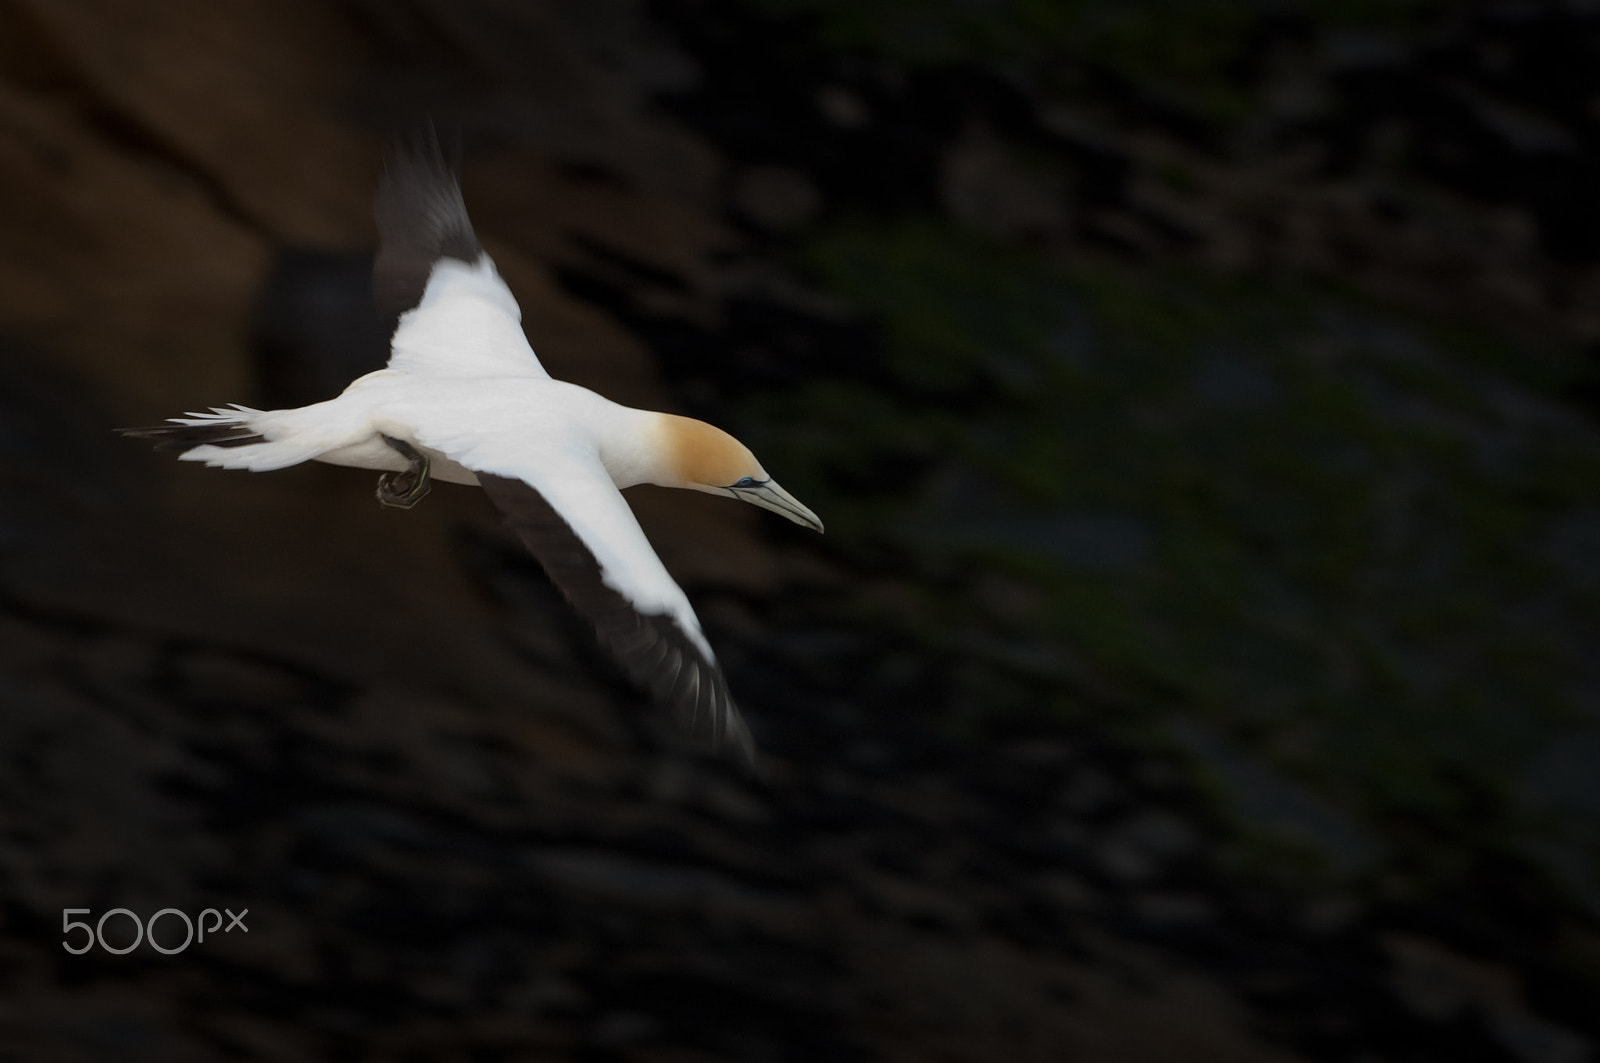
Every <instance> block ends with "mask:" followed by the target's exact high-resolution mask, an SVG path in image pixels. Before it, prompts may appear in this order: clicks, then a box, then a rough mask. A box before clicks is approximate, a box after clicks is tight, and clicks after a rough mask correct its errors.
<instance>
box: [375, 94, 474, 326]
mask: <svg viewBox="0 0 1600 1063" xmlns="http://www.w3.org/2000/svg"><path fill="white" fill-rule="evenodd" d="M373 215H374V217H375V218H376V219H377V222H378V255H377V258H376V259H374V260H373V264H372V295H373V298H374V299H375V300H377V303H378V312H379V313H381V314H382V315H383V317H384V320H385V321H387V322H388V323H389V326H390V328H391V329H393V327H394V324H395V322H396V321H397V320H399V317H400V315H401V314H403V313H405V312H406V311H407V310H410V309H412V308H413V307H415V306H417V305H418V304H419V303H421V302H422V295H423V292H425V291H426V290H427V288H428V278H429V277H430V276H432V274H433V267H434V265H435V264H436V263H437V262H438V261H439V260H440V259H442V258H453V259H455V260H457V261H459V262H461V263H463V264H467V265H470V264H472V263H474V262H476V261H478V258H479V256H481V255H482V254H483V248H482V247H480V246H479V245H478V236H477V234H476V233H474V232H473V231H472V221H471V220H470V219H469V218H468V217H467V204H466V202H465V201H464V200H463V199H462V198H461V182H460V180H459V178H458V176H457V173H456V168H455V167H454V166H452V165H451V164H450V163H448V162H446V161H445V157H444V151H443V150H442V149H441V148H440V147H439V137H438V134H437V133H435V132H434V129H433V127H432V126H431V125H430V126H427V127H425V128H424V129H422V130H419V131H418V132H417V133H416V134H415V135H414V136H413V137H412V138H411V139H410V140H409V141H401V142H398V143H396V144H395V146H394V147H392V148H391V149H390V150H389V152H388V153H387V154H386V155H385V157H384V165H383V176H382V178H381V179H380V180H379V182H378V196H377V200H376V202H375V203H374V205H373Z"/></svg>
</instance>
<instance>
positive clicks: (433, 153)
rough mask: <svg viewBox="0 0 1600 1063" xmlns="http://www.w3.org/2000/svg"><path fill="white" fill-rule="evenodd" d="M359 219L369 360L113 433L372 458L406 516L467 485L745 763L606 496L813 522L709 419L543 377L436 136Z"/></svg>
mask: <svg viewBox="0 0 1600 1063" xmlns="http://www.w3.org/2000/svg"><path fill="white" fill-rule="evenodd" d="M375 215H376V218H377V223H378V238H379V246H378V254H377V258H376V259H375V261H374V265H373V292H374V296H375V298H376V299H377V302H378V305H379V309H380V311H382V312H383V313H384V314H385V316H386V317H388V318H389V319H390V320H392V321H394V322H395V329H394V334H393V338H392V340H391V343H390V356H389V361H388V365H387V366H386V367H385V368H383V369H380V370H378V371H376V372H373V373H368V374H367V375H365V376H363V377H360V378H358V379H356V380H355V381H353V382H352V383H351V384H350V385H349V386H348V387H347V388H345V390H344V392H343V393H342V394H340V395H339V396H338V397H337V398H334V399H331V400H329V401H327V402H319V403H315V404H313V405H310V406H302V407H299V408H297V409H287V410H255V409H251V408H249V407H246V406H240V405H237V404H234V405H231V406H228V407H226V408H223V407H213V408H212V409H211V411H210V412H208V413H190V414H188V415H187V416H185V417H173V418H170V419H169V421H168V423H166V424H163V425H159V426H156V427H153V428H127V429H120V431H121V432H122V433H123V434H124V435H127V436H132V437H135V438H140V439H149V440H152V441H153V442H154V443H155V446H156V449H157V450H165V451H177V452H179V453H178V457H179V460H182V461H200V462H204V463H206V464H207V465H210V466H215V467H219V468H224V469H249V470H251V471H253V472H265V471H267V470H270V469H281V468H284V467H286V466H290V465H296V464H299V463H300V462H304V461H322V462H327V463H329V464H332V465H346V466H351V467H354V468H358V469H373V470H377V471H379V472H380V473H381V475H380V476H379V478H378V489H377V494H378V501H379V502H381V503H383V504H384V505H386V506H393V507H399V508H410V507H411V506H413V505H415V504H416V503H417V502H418V501H419V500H420V499H421V498H422V497H423V495H425V494H426V493H427V492H428V490H429V486H430V483H431V481H433V480H443V481H445V482H448V483H459V484H469V485H477V486H480V487H482V488H483V490H484V493H485V494H487V495H488V496H489V499H490V501H491V502H493V503H494V505H495V506H496V507H498V509H499V510H500V512H501V514H502V515H503V516H504V518H505V520H506V522H507V523H508V524H509V525H510V526H511V528H512V529H513V530H514V531H515V532H516V534H517V536H518V538H520V539H521V540H522V542H523V544H524V545H526V546H527V548H528V550H529V551H531V552H532V554H533V555H534V557H536V558H537V559H538V560H539V562H540V564H541V565H542V566H543V567H544V570H545V572H546V573H548V575H549V576H550V579H551V581H552V582H553V583H554V584H555V585H556V586H557V587H558V588H559V589H560V591H561V592H562V594H563V595H564V596H565V598H566V600H567V601H568V603H570V605H571V606H572V608H573V609H575V610H576V611H577V612H578V613H580V614H582V615H583V616H585V617H587V618H588V620H589V621H590V622H591V623H593V625H594V627H595V630H596V633H597V634H598V636H599V639H600V641H601V643H603V644H604V645H605V646H606V648H607V649H608V650H609V651H610V653H611V654H612V655H613V656H614V658H615V659H616V661H617V663H618V664H619V665H620V666H621V668H622V670H623V672H624V673H625V674H626V675H627V676H628V677H629V678H630V679H632V680H633V681H634V682H635V683H637V684H638V685H640V686H642V687H645V688H647V689H648V690H649V691H650V692H651V694H652V696H653V698H654V699H655V700H656V701H657V702H659V703H662V704H664V705H665V706H666V707H667V708H669V709H670V710H671V712H672V714H673V715H674V716H675V717H676V718H677V719H678V720H679V722H680V723H681V724H683V725H684V726H685V727H687V729H688V730H689V731H690V732H691V733H692V734H694V735H695V736H697V737H699V738H701V739H703V740H708V741H709V742H710V743H711V744H712V745H715V746H730V747H732V748H733V749H734V750H736V751H737V753H738V754H739V755H740V756H741V757H742V758H743V759H744V760H745V761H746V762H747V763H748V764H751V765H752V766H753V765H754V764H755V762H756V751H755V744H754V742H753V740H752V738H751V736H750V731H749V729H748V728H747V727H746V726H745V722H744V720H743V718H742V717H741V716H740V714H739V710H738V708H737V707H736V706H735V705H734V703H733V699H732V698H731V697H730V696H729V693H728V686H727V681H726V680H725V679H724V677H723V674H722V670H721V668H720V667H719V666H718V665H717V659H716V655H715V654H714V653H713V652H712V650H711V646H710V644H709V643H708V642H707V641H706V638H705V634H704V633H703V632H702V631H701V629H700V621H699V619H698V618H697V617H696V616H695V613H694V609H693V608H692V607H691V606H690V604H689V600H688V598H687V597H686V596H685V595H684V593H683V591H682V589H681V588H679V586H678V585H677V583H676V582H674V581H673V579H672V577H671V575H669V574H668V572H667V570H666V568H665V567H664V566H663V565H662V563H661V560H660V559H659V558H658V557H657V556H656V553H655V551H654V550H653V549H652V548H651V546H650V542H649V540H648V539H646V537H645V534H644V532H643V530H641V529H640V527H639V522H638V521H637V520H636V519H635V518H634V515H633V511H632V510H631V509H630V508H629V506H628V503H627V501H626V500H625V499H624V498H623V497H622V494H621V490H622V489H623V488H626V487H631V486H633V485H635V484H644V483H650V484H657V485H660V486H662V487H681V488H688V489H690V490H694V491H703V492H706V493H709V494H713V495H722V496H725V497H728V498H734V499H738V500H739V501H741V502H749V503H751V504H752V505H757V506H761V507H763V508H764V509H770V510H772V511H773V512H775V513H779V514H781V515H782V516H784V517H787V518H788V519H789V520H792V521H794V522H795V523H796V524H802V525H805V526H806V527H809V528H814V529H816V530H817V531H819V532H820V531H821V530H822V522H821V521H820V520H818V519H817V516H816V514H815V513H813V512H811V510H809V509H807V508H806V507H805V506H804V505H802V504H801V503H800V502H799V501H798V500H796V499H795V498H794V496H793V495H791V494H789V492H787V491H785V490H784V489H783V488H782V487H780V486H778V484H777V483H776V482H775V481H774V480H773V479H772V477H771V476H769V475H768V474H767V471H766V470H765V469H764V468H762V467H761V463H760V462H759V461H757V460H756V458H755V456H754V455H753V454H751V453H750V450H749V449H748V448H747V447H746V446H745V445H744V444H742V443H740V442H739V441H738V440H737V439H735V438H733V437H732V436H731V435H729V434H728V433H726V432H724V431H722V430H721V429H719V428H715V427H713V426H712V425H710V424H707V423H705V422H703V421H697V420H694V419H692V418H688V417H680V416H677V415H675V414H670V413H657V412H653V411H649V410H638V409H633V408H630V407H627V406H622V405H619V404H618V403H615V402H612V401H611V400H609V399H607V398H604V397H603V396H601V395H599V394H597V393H595V392H593V391H590V390H589V389H587V388H583V387H579V386H578V385H576V384H570V383H567V382H565V381H561V380H555V379H552V378H551V376H550V374H549V373H548V372H546V371H545V368H544V366H543V365H541V364H540V362H539V359H538V358H537V357H536V356H535V355H534V352H533V348H532V347H531V346H530V345H529V343H528V340H527V338H526V336H525V335H524V334H523V331H522V325H521V321H522V312H521V309H520V308H519V307H518V306H517V301H516V299H515V298H514V297H513V296H512V294H511V291H510V289H509V288H507V287H506V285H505V282H504V281H502V280H501V279H500V275H499V273H498V272H496V270H495V266H494V262H493V261H491V260H490V258H489V256H488V255H487V254H485V253H484V251H483V248H482V247H481V246H479V244H478V238H477V236H476V234H475V233H474V232H473V228H472V223H471V221H470V220H468V217H467V210H466V204H465V202H464V201H463V199H462V196H461V187H460V183H459V181H458V179H457V174H456V171H455V168H454V167H453V166H452V165H450V164H448V163H447V162H446V161H445V159H444V155H443V152H442V151H441V150H440V148H439V144H438V140H437V138H436V137H434V136H432V135H431V134H430V135H427V136H424V137H421V138H418V139H417V141H415V142H413V143H410V144H406V145H402V146H400V147H397V148H395V149H393V150H391V151H390V153H389V154H388V156H387V157H386V159H385V165H384V172H383V176H382V178H381V180H380V182H379V187H378V194H377V200H376V207H375Z"/></svg>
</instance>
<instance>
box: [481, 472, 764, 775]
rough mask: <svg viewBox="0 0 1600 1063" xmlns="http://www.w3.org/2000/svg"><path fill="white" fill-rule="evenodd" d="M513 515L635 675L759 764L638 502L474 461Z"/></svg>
mask: <svg viewBox="0 0 1600 1063" xmlns="http://www.w3.org/2000/svg"><path fill="white" fill-rule="evenodd" d="M474 471H475V472H476V473H477V474H478V480H479V482H480V483H481V484H482V485H483V489H484V491H485V492H486V493H487V494H488V496H489V498H490V499H491V500H493V502H494V504H495V505H496V506H497V507H499V509H500V512H501V513H502V514H503V515H504V516H505V518H506V523H507V524H509V525H510V526H511V528H512V530H514V531H515V532H516V533H517V537H518V538H520V539H521V540H522V542H523V545H525V546H526V547H527V548H528V549H529V550H530V551H531V552H532V553H533V555H534V557H536V558H538V559H539V563H540V564H541V565H543V566H544V570H545V572H547V573H548V574H549V576H550V579H551V581H552V582H554V583H555V585H556V586H557V587H558V588H560V590H561V593H562V594H563V595H564V596H565V597H566V599H567V601H568V602H569V603H570V604H571V605H572V607H573V608H574V609H576V610H577V611H578V612H579V613H580V614H582V615H583V616H585V617H587V618H588V619H589V621H590V622H591V623H593V624H594V626H595V630H596V632H597V633H598V635H599V637H600V641H601V643H602V644H604V645H605V647H606V648H607V649H608V650H609V651H610V652H611V654H612V656H613V657H614V658H615V659H616V661H617V663H618V664H619V665H621V667H622V669H623V671H624V672H625V673H626V674H627V675H628V677H629V678H630V679H632V680H633V681H634V682H635V683H638V684H639V685H640V686H643V687H645V688H647V689H648V690H650V692H651V694H652V695H653V696H654V698H655V699H656V700H657V701H658V702H660V703H663V704H665V705H666V706H667V707H668V708H669V709H670V710H671V712H672V714H673V716H674V717H675V718H676V719H677V721H678V722H679V723H680V724H681V725H682V726H684V727H685V728H686V729H687V730H688V731H689V732H690V733H691V734H692V735H694V736H695V737H697V738H699V739H701V740H703V741H706V742H708V743H709V744H711V745H713V746H722V745H731V746H733V747H734V748H735V749H737V750H738V751H739V753H740V755H741V756H742V757H743V759H744V760H745V761H746V762H747V763H748V764H750V765H752V766H754V765H755V763H756V749H755V742H754V740H753V739H752V738H751V737H750V731H749V728H747V727H746V726H745V722H744V718H743V717H742V716H740V714H739V710H738V708H737V707H736V706H735V705H734V703H733V698H732V697H730V696H729V694H728V684H727V681H726V680H725V679H724V678H723V675H722V669H721V668H719V667H718V666H717V663H716V658H715V657H714V656H713V655H712V653H711V647H710V646H709V645H707V643H706V641H705V637H704V636H703V635H702V634H701V632H700V622H699V620H698V619H697V618H696V617H695V615H694V610H693V609H692V608H690V606H689V602H688V599H687V598H685V597H684V595H683V591H682V590H681V589H679V587H678V586H677V584H676V583H674V582H673V581H672V577H671V576H670V575H668V574H667V571H666V568H665V567H664V566H662V564H661V561H660V559H659V558H658V557H656V554H655V551H654V550H653V549H651V547H650V543H649V540H647V539H646V538H645V535H644V531H643V530H642V529H641V528H640V527H639V523H638V521H637V520H635V519H634V516H633V511H632V510H631V509H629V508H628V503H627V502H626V500H624V499H623V497H622V495H621V494H620V493H619V492H618V491H617V489H616V488H615V487H613V486H612V484H611V483H610V481H609V479H608V478H606V477H605V476H604V475H603V473H602V472H601V470H599V469H596V470H595V471H596V473H600V475H599V476H597V477H564V478H558V477H551V476H543V477H540V480H541V482H540V484H539V486H538V487H535V486H533V485H532V484H529V483H527V482H525V481H524V480H522V479H520V478H518V477H516V476H509V475H500V474H496V473H491V472H486V471H484V470H483V469H476V468H475V469H474Z"/></svg>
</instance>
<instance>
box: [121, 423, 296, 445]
mask: <svg viewBox="0 0 1600 1063" xmlns="http://www.w3.org/2000/svg"><path fill="white" fill-rule="evenodd" d="M116 432H117V433H118V434H120V435H124V436H127V437H128V438H129V439H149V440H152V441H153V442H154V444H155V448H156V450H158V451H171V450H177V451H188V450H192V449H194V448H195V447H199V446H208V445H209V446H213V447H244V446H249V445H250V444H251V443H263V442H265V441H266V440H265V438H264V437H263V436H261V435H259V434H257V433H256V432H254V431H253V430H251V428H250V427H249V426H248V425H242V424H237V423H232V422H224V423H221V424H193V425H190V424H158V425H153V426H151V427H149V428H118V429H116Z"/></svg>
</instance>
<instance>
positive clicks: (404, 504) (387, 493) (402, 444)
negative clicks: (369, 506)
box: [378, 436, 433, 509]
mask: <svg viewBox="0 0 1600 1063" xmlns="http://www.w3.org/2000/svg"><path fill="white" fill-rule="evenodd" d="M383 441H384V442H385V443H387V444H389V446H390V448H391V449H393V450H394V452H395V453H396V454H399V455H400V456H401V457H402V458H404V459H406V462H407V466H406V468H405V470H404V471H403V472H386V473H384V474H382V475H381V476H379V477H378V501H379V502H382V503H383V504H384V505H386V506H393V507H395V508H396V509H410V508H411V507H412V506H414V505H416V504H417V503H418V502H421V501H422V497H423V496H424V495H426V494H427V493H428V490H429V488H431V487H432V486H433V485H432V484H431V483H430V482H429V480H428V459H427V458H425V457H423V455H422V452H421V451H419V450H417V448H416V447H414V446H412V445H411V444H410V443H407V442H406V441H405V440H403V439H396V438H394V437H393V436H384V437H383Z"/></svg>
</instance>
